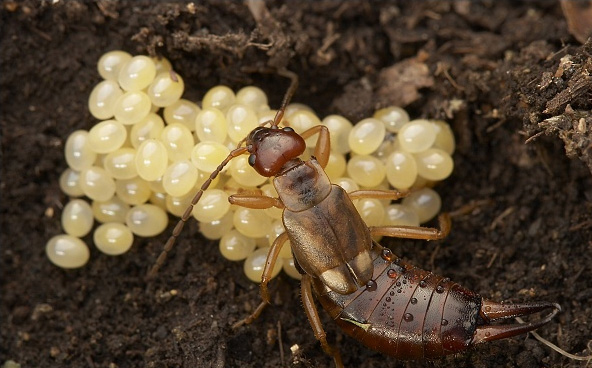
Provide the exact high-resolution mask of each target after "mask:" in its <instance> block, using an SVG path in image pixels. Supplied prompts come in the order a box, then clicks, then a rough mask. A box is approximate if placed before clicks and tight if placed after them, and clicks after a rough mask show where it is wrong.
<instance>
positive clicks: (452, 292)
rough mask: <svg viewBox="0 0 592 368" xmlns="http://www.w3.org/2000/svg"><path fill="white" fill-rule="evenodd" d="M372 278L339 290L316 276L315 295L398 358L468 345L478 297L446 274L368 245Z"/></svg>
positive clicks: (357, 333)
mask: <svg viewBox="0 0 592 368" xmlns="http://www.w3.org/2000/svg"><path fill="white" fill-rule="evenodd" d="M372 257H373V261H374V274H373V277H372V281H370V282H368V284H366V285H365V286H363V287H361V288H359V289H358V290H357V291H355V292H354V293H351V294H348V295H340V294H338V293H335V292H333V291H330V290H328V289H327V288H326V287H325V286H324V285H322V283H320V282H318V281H316V280H315V283H314V287H315V291H316V293H317V294H318V297H319V301H320V302H321V304H323V307H324V308H325V310H326V311H327V312H329V314H330V315H331V317H333V319H335V321H336V322H337V323H338V324H339V325H340V326H341V327H342V328H343V330H344V331H345V332H346V333H348V334H349V335H351V336H353V337H355V338H356V339H358V340H359V341H361V342H362V343H363V344H365V345H366V346H368V347H369V348H371V349H374V350H377V351H380V352H382V353H384V354H388V355H391V356H394V357H397V358H398V359H424V358H436V357H441V356H444V355H447V354H453V353H458V352H460V351H463V350H466V349H467V348H468V347H469V346H470V344H471V341H472V339H473V335H474V332H475V328H476V327H477V326H476V325H477V319H478V315H479V310H480V307H481V300H482V299H481V297H480V296H479V295H478V294H476V293H474V292H472V291H470V290H467V289H465V288H463V287H462V286H460V285H458V284H456V283H454V282H451V281H450V280H449V279H447V278H443V277H441V276H438V275H434V274H433V273H431V272H428V271H425V270H422V269H419V268H417V267H414V266H413V265H411V264H409V263H407V262H404V261H402V260H401V259H399V258H398V257H396V256H395V255H394V254H393V253H391V252H390V250H388V249H387V248H382V247H380V246H375V248H374V249H373V250H372Z"/></svg>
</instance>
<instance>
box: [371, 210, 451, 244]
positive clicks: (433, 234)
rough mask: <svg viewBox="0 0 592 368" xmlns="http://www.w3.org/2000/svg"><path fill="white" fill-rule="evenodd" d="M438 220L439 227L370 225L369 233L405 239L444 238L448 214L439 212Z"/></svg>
mask: <svg viewBox="0 0 592 368" xmlns="http://www.w3.org/2000/svg"><path fill="white" fill-rule="evenodd" d="M438 222H439V225H440V229H435V228H432V227H419V226H372V227H370V234H371V235H372V236H390V237H393V238H405V239H421V240H439V239H444V238H445V237H447V236H448V234H449V233H450V226H451V224H450V216H449V215H448V214H447V213H441V214H440V216H438Z"/></svg>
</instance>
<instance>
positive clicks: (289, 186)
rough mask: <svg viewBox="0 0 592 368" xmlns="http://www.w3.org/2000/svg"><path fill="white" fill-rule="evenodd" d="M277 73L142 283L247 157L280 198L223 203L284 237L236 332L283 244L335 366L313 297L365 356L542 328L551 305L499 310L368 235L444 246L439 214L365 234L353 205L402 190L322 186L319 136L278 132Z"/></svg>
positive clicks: (325, 143) (453, 348)
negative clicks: (261, 114)
mask: <svg viewBox="0 0 592 368" xmlns="http://www.w3.org/2000/svg"><path fill="white" fill-rule="evenodd" d="M278 73H279V74H281V75H283V76H286V77H289V78H290V79H291V84H290V88H289V89H288V91H287V92H286V95H285V96H284V99H283V101H282V104H281V107H280V109H279V110H278V112H277V114H276V115H275V118H274V120H273V121H269V122H266V123H265V124H262V125H261V126H259V127H257V128H255V129H254V130H253V131H252V132H251V133H250V134H249V135H248V136H247V137H246V138H245V139H243V140H242V141H241V142H239V143H238V145H237V148H236V149H234V150H233V151H231V153H230V154H229V155H228V157H226V158H225V159H224V160H223V161H222V162H221V163H220V165H219V166H218V167H217V169H216V170H215V171H214V172H213V173H212V174H211V175H210V177H209V178H208V180H206V182H205V183H204V184H203V185H202V187H201V189H200V190H199V191H198V192H197V193H196V195H195V197H194V198H193V200H192V202H191V203H192V204H191V205H190V206H189V208H188V209H187V210H186V211H185V213H184V215H183V216H182V218H181V220H180V221H179V223H178V224H177V226H176V227H175V229H174V230H173V233H172V235H171V237H170V238H169V239H168V241H167V243H166V244H165V247H164V250H163V251H162V253H161V254H160V256H159V257H158V259H157V261H156V263H155V265H154V266H153V267H152V269H151V270H150V273H149V276H153V275H155V274H156V272H157V271H158V269H159V268H160V266H161V265H162V264H163V262H164V260H165V258H166V255H167V253H168V252H170V250H171V249H172V247H173V244H174V242H175V240H176V238H177V237H178V236H179V234H180V232H181V230H182V228H183V226H184V224H185V222H186V221H187V220H188V219H189V217H190V216H191V212H192V209H193V206H194V205H195V204H196V203H197V202H198V201H199V199H200V198H201V195H202V194H203V192H204V190H206V189H207V188H208V187H209V185H210V184H211V182H212V180H213V179H215V178H216V176H217V175H218V174H219V173H220V172H221V170H222V169H223V168H224V166H225V165H226V164H228V162H230V161H231V160H232V159H233V158H235V157H237V156H239V155H242V154H246V153H249V154H250V156H249V164H250V165H251V166H253V168H254V169H255V170H256V171H257V172H258V173H259V174H260V175H263V176H265V177H272V176H273V177H275V178H274V180H273V183H274V186H275V188H276V190H277V193H278V195H279V198H272V197H267V196H263V195H240V194H237V195H232V196H231V197H229V201H230V203H232V204H235V205H239V206H243V207H248V208H254V209H265V208H271V207H277V208H280V209H283V215H282V219H283V223H284V227H285V229H286V232H285V233H283V234H282V235H280V236H278V237H277V239H276V240H275V241H274V243H273V245H272V246H271V248H270V251H269V254H268V256H267V262H266V265H265V268H264V271H263V275H262V278H261V296H262V298H263V303H261V305H260V306H259V307H258V308H257V309H256V310H255V311H254V312H253V314H251V315H250V316H249V317H247V318H245V319H244V320H242V321H240V322H238V323H237V324H235V325H241V324H244V323H251V322H252V321H253V320H255V319H256V318H257V317H258V316H259V314H260V313H261V312H262V310H263V308H264V307H265V305H266V304H268V303H269V301H270V297H269V292H268V288H267V285H268V283H269V281H270V279H271V272H272V270H273V268H274V265H275V262H276V259H277V257H278V255H279V253H280V250H281V248H282V246H283V245H284V243H285V242H286V241H287V240H290V243H291V246H292V252H293V255H294V260H295V263H296V265H297V269H298V270H299V271H300V273H301V274H302V275H303V276H302V281H301V297H302V302H303V305H304V309H305V312H306V315H307V317H308V320H309V321H310V324H311V326H312V329H313V331H314V335H315V337H316V338H317V339H318V340H319V341H320V343H321V346H322V348H323V350H324V351H325V352H326V353H327V354H329V355H330V356H332V357H333V359H334V361H335V365H336V366H337V367H343V363H342V361H341V356H340V353H339V351H338V350H336V349H335V348H333V347H332V346H331V345H330V344H329V343H328V342H327V339H326V334H325V331H324V329H323V327H322V324H321V321H320V318H319V314H318V311H317V308H316V306H315V303H314V299H313V295H316V297H317V299H318V300H319V301H320V303H321V305H322V306H323V308H324V309H325V310H326V311H327V312H328V313H329V315H330V316H331V317H332V318H333V319H334V320H335V321H336V323H337V324H338V325H339V326H340V327H341V328H342V329H343V330H344V331H345V332H346V333H347V334H349V335H351V336H353V337H354V338H356V339H358V340H359V341H361V342H362V343H363V344H364V345H366V346H368V347H369V348H371V349H374V350H376V351H379V352H382V353H384V354H387V355H391V356H394V357H396V358H398V359H430V358H438V357H442V356H445V355H448V354H454V353H459V352H462V351H465V350H467V349H469V348H471V347H472V346H474V345H477V344H480V343H483V342H486V341H493V340H498V339H503V338H507V337H512V336H516V335H519V334H523V333H526V332H529V331H532V330H534V329H536V328H538V327H540V326H542V325H544V324H546V323H548V322H549V321H550V320H551V319H552V318H553V317H554V316H555V315H556V314H557V313H558V312H559V311H560V310H561V308H560V306H559V305H558V304H556V303H550V302H530V303H518V304H502V303H497V302H493V301H490V300H487V299H485V298H482V297H481V296H480V295H479V294H477V293H475V292H473V291H470V290H468V289H466V288H464V287H462V286H460V285H459V284H456V283H454V282H451V281H450V279H448V278H444V277H441V276H437V275H435V274H433V273H431V272H429V271H424V270H421V269H419V268H417V267H415V266H413V265H411V264H409V263H407V262H405V261H403V260H401V259H400V258H398V257H397V256H395V255H394V254H393V253H392V252H391V251H390V250H389V249H388V248H384V247H382V246H381V245H379V244H378V243H376V242H374V241H373V240H372V237H373V236H389V237H397V238H407V239H422V240H438V239H443V238H445V237H446V236H447V235H448V233H449V231H450V225H451V224H450V217H449V215H448V214H441V215H440V216H439V218H438V220H439V229H436V228H426V227H414V226H381V227H371V228H368V227H367V226H366V224H365V223H364V221H363V220H362V218H361V217H360V215H359V214H358V212H357V210H356V208H355V207H354V205H353V204H352V200H354V199H359V198H376V199H391V200H396V199H400V198H402V197H404V196H405V195H407V194H408V191H398V190H358V191H354V192H351V193H346V192H345V190H343V188H341V187H340V186H338V185H335V184H331V182H330V181H329V178H328V177H327V175H326V174H325V172H324V170H323V168H324V167H325V165H326V164H327V161H328V158H329V152H330V140H329V131H328V129H327V128H326V127H325V126H316V127H313V128H311V129H309V130H307V131H305V132H303V133H302V134H297V133H296V132H294V130H293V129H292V128H290V127H284V128H280V127H279V123H280V122H281V121H282V118H283V115H284V111H285V109H286V106H287V104H288V102H289V101H290V99H291V97H292V95H293V94H294V92H295V90H296V87H297V84H298V83H297V76H296V75H295V74H294V73H291V72H288V71H286V70H284V71H280V72H278ZM266 125H270V126H269V127H266ZM313 135H318V138H317V144H316V146H315V149H314V155H313V156H312V157H311V158H310V159H309V160H308V161H302V160H301V159H300V158H299V156H300V155H302V154H303V152H304V151H305V149H306V144H305V142H304V140H305V139H307V138H309V137H311V136H313ZM243 144H244V146H243ZM313 291H314V292H313ZM548 309H551V311H550V313H549V314H547V315H546V316H544V317H542V318H540V319H538V320H534V321H531V322H528V323H524V324H492V322H495V321H498V320H506V319H511V318H514V317H517V316H525V315H530V314H534V313H538V312H541V311H544V310H548Z"/></svg>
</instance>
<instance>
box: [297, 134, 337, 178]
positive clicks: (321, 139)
mask: <svg viewBox="0 0 592 368" xmlns="http://www.w3.org/2000/svg"><path fill="white" fill-rule="evenodd" d="M315 134H318V135H319V136H318V138H317V144H316V145H315V150H314V156H315V157H316V158H317V161H319V164H320V165H321V167H322V168H323V169H324V168H325V167H326V166H327V162H329V154H330V153H331V139H330V136H329V129H328V128H327V127H326V126H324V125H316V126H314V127H312V128H310V129H307V130H305V131H304V132H302V134H300V136H301V137H302V138H303V139H307V138H310V137H312V136H313V135H315Z"/></svg>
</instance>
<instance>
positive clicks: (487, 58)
mask: <svg viewBox="0 0 592 368" xmlns="http://www.w3.org/2000/svg"><path fill="white" fill-rule="evenodd" d="M251 5H252V7H251V9H249V7H247V5H246V4H245V3H243V2H222V1H208V2H194V3H187V2H171V1H167V2H158V3H157V2H146V1H144V2H137V1H123V2H111V1H97V2H85V1H59V0H57V1H32V0H31V1H22V2H15V1H2V3H1V9H0V14H1V41H2V52H1V55H0V60H1V74H0V80H1V89H0V95H1V101H2V102H1V123H2V177H1V188H2V194H1V195H2V198H1V213H2V215H1V234H2V246H1V253H2V265H1V267H2V299H1V306H0V308H1V309H0V313H1V322H0V323H1V326H2V327H1V333H0V336H1V339H2V342H1V344H0V362H2V363H4V362H6V361H8V360H12V361H14V362H17V363H20V364H21V366H22V367H122V368H123V367H225V366H226V367H279V366H286V367H288V366H289V367H331V366H332V364H333V363H332V361H331V359H330V358H329V357H328V356H326V355H325V354H324V353H323V351H322V349H321V347H320V345H319V343H318V342H317V341H316V340H315V338H314V335H313V333H312V331H311V329H310V326H309V323H308V321H307V319H306V316H305V314H304V312H303V310H302V308H301V302H300V299H299V284H298V282H297V281H294V280H292V279H289V278H288V277H286V276H281V277H280V278H279V279H278V281H277V282H275V283H273V286H272V288H273V289H274V294H273V305H272V306H270V307H268V308H267V310H266V311H265V312H264V313H263V315H262V316H261V318H259V319H258V320H257V321H256V322H255V323H253V324H252V325H249V326H246V327H242V328H240V329H238V330H236V331H233V330H232V329H231V325H232V324H233V323H234V322H236V321H238V320H239V319H241V318H243V317H244V316H245V315H247V314H248V313H249V311H251V310H252V308H254V307H255V306H256V305H257V304H258V303H259V300H260V299H259V295H258V288H257V286H256V285H255V284H253V283H251V282H249V281H248V280H247V279H246V277H245V276H243V274H242V265H241V264H240V263H232V262H229V261H225V260H223V259H222V257H221V256H220V254H219V253H218V248H217V244H216V243H215V242H212V241H208V240H206V239H204V238H203V237H202V236H201V235H200V233H199V231H198V227H197V224H196V223H190V224H189V225H188V226H187V227H186V229H185V231H184V232H183V234H182V235H181V237H180V238H179V240H178V242H177V245H176V248H175V249H174V251H173V252H172V254H171V255H170V256H169V258H168V260H167V262H166V263H165V266H164V267H163V268H162V270H161V271H160V273H159V275H158V277H157V278H156V279H155V280H153V281H146V280H145V278H144V276H145V274H146V272H147V270H148V269H149V267H150V266H151V265H152V264H153V263H154V261H155V259H156V257H157V255H158V253H159V252H160V250H161V249H162V246H163V244H164V242H165V240H166V238H167V237H168V235H169V234H170V232H171V230H172V227H173V226H174V222H175V221H174V219H173V218H171V224H170V226H169V228H168V229H167V231H166V233H164V234H162V235H160V236H158V237H154V238H138V239H136V240H135V243H134V246H133V248H132V250H131V251H130V252H129V253H127V254H125V255H123V256H120V257H109V256H106V255H102V254H100V253H99V252H98V251H97V250H95V249H92V250H91V260H90V262H89V263H88V265H87V266H85V267H83V268H81V269H78V270H70V271H66V270H62V269H59V268H57V267H55V266H54V265H52V264H51V263H50V262H49V261H48V260H47V258H46V256H45V253H44V248H45V243H46V241H47V240H48V239H49V238H50V237H51V236H53V235H56V234H58V233H61V232H62V231H61V229H60V214H61V210H62V208H63V206H64V204H65V203H66V202H67V201H68V198H67V197H66V196H65V195H64V194H62V193H61V192H60V189H59V186H58V178H59V175H60V174H61V172H62V171H63V170H64V169H65V168H66V163H65V160H64V158H63V149H64V142H65V140H66V138H67V137H68V135H69V134H70V133H71V132H72V131H74V130H76V129H89V128H90V127H91V126H92V125H94V124H95V121H94V119H93V118H92V116H91V115H90V113H89V111H88V109H87V106H86V103H87V96H88V95H89V93H90V91H91V89H92V88H93V86H94V85H95V84H96V83H97V82H98V81H99V79H100V78H99V75H98V73H97V71H96V62H97V60H98V59H99V57H100V56H101V54H103V53H105V52H106V51H109V50H114V49H123V50H126V51H128V52H130V53H133V54H139V53H143V54H146V53H149V54H152V55H164V56H166V57H167V58H169V59H170V60H171V62H172V64H173V65H174V67H175V69H176V70H177V71H178V72H179V74H180V75H182V76H183V77H184V79H185V84H186V89H187V92H186V94H185V97H186V98H188V99H190V100H193V101H199V100H200V99H201V98H202V96H203V94H204V92H205V91H206V90H207V89H208V88H211V87H212V86H214V85H216V84H226V85H228V86H230V87H232V88H234V89H236V88H240V87H242V86H244V85H248V84H256V85H258V86H260V87H261V88H263V89H264V90H265V91H266V92H268V94H269V95H270V96H271V97H270V104H271V105H272V106H274V107H277V106H278V105H279V103H280V101H281V98H282V96H283V94H284V93H285V91H286V88H287V86H288V81H287V80H285V79H283V78H282V77H280V76H278V75H277V74H274V73H269V74H258V73H247V72H246V70H245V69H243V67H251V68H253V67H254V68H263V67H273V68H281V67H287V68H288V69H290V70H292V71H294V72H296V73H297V74H298V75H299V77H300V87H299V89H298V91H297V93H296V96H295V100H296V101H298V102H303V103H306V104H308V105H310V106H312V107H313V108H314V109H315V111H317V112H318V114H319V115H320V116H326V115H328V114H334V113H339V114H343V115H345V116H346V117H348V118H350V119H351V120H352V121H356V120H357V119H359V118H361V117H364V116H369V115H370V114H371V113H372V112H373V111H374V110H375V109H376V108H378V107H383V106H386V105H388V104H399V105H401V106H404V107H405V108H406V109H407V110H408V111H409V112H410V114H411V116H412V117H415V118H419V117H429V118H441V119H445V120H447V121H449V122H450V123H451V125H452V127H453V129H454V132H455V135H456V138H457V142H458V148H457V151H456V153H455V155H454V161H455V166H456V167H455V171H454V173H453V175H452V177H450V178H449V179H447V180H446V181H445V182H443V183H441V184H440V185H439V186H438V187H437V190H438V191H439V193H440V194H441V196H442V198H443V203H444V204H443V207H444V210H453V209H456V208H459V207H461V206H463V205H465V204H469V203H475V202H476V203H479V206H478V207H477V208H476V209H475V210H474V211H473V212H472V213H471V215H466V216H460V217H458V218H455V219H454V223H453V230H452V233H451V234H450V236H449V237H448V238H447V239H445V240H443V241H440V242H432V243H425V242H421V241H400V240H389V241H385V242H384V243H385V244H387V245H390V246H391V248H392V249H393V250H394V252H395V253H397V254H400V255H401V256H403V257H405V258H406V259H408V260H410V261H412V262H413V263H415V264H416V265H418V266H421V267H423V268H426V269H430V270H433V271H434V272H437V273H439V274H443V275H446V276H449V277H451V278H452V279H453V280H455V281H457V282H459V283H461V284H463V285H465V286H467V287H469V288H471V289H474V290H477V291H479V292H480V293H481V294H482V295H483V296H485V297H488V298H491V299H495V300H509V301H530V300H548V301H556V302H558V303H560V304H561V306H562V308H563V310H562V312H561V313H560V315H559V316H558V317H557V318H555V319H554V320H553V321H552V322H551V323H549V324H548V325H546V326H545V327H543V328H541V329H539V333H540V334H541V335H543V336H545V337H546V338H547V339H549V340H550V341H552V342H555V343H556V344H557V345H559V346H560V347H561V348H563V349H565V350H567V351H570V352H573V353H579V354H582V353H585V354H590V351H589V350H587V348H586V345H587V344H588V343H589V341H590V339H591V338H592V305H591V304H590V300H592V287H591V285H592V282H591V280H592V240H591V239H592V175H591V170H592V159H591V158H590V154H591V153H592V152H591V151H592V150H591V147H592V145H591V137H592V119H591V117H590V115H591V114H590V111H591V110H592V99H591V92H590V91H591V88H592V82H591V78H590V75H589V70H590V66H591V65H592V64H591V63H592V44H591V43H590V41H588V43H587V44H582V43H580V42H584V41H585V40H586V37H585V35H584V36H583V35H582V34H581V32H582V31H581V30H582V29H586V28H585V27H581V26H582V25H583V26H585V25H586V17H585V15H586V14H589V11H588V12H586V9H585V8H578V9H576V10H575V11H574V10H573V9H572V10H569V9H566V8H565V4H564V8H565V11H563V9H562V7H561V5H560V4H559V3H555V2H548V1H543V2H533V1H528V2H524V3H517V2H510V1H506V2H498V1H495V2H494V1H483V2H468V1H451V2H444V1H443V2H413V3H411V2H405V1H400V2H392V1H390V2H386V1H385V2H368V1H348V2H338V1H327V0H325V1H317V2H288V3H287V4H283V3H282V2H279V1H276V2H268V3H266V4H265V5H266V6H264V7H262V8H258V7H257V3H256V2H252V3H251ZM582 6H585V3H584V4H582V5H579V7H582ZM255 18H256V19H257V20H256V19H255ZM582 19H583V20H582ZM587 21H588V24H590V23H589V22H590V19H589V18H587ZM578 22H579V23H578ZM582 22H583V23H582ZM574 24H575V25H574ZM578 24H579V25H580V26H578ZM568 25H569V26H568ZM570 30H571V32H572V33H570ZM578 40H579V41H578ZM531 137H532V138H531ZM529 138H531V139H529ZM85 240H86V241H87V242H88V243H89V244H91V243H92V242H91V239H90V237H87V238H85ZM173 290H174V291H173ZM321 317H322V320H323V322H324V325H325V328H326V330H327V333H328V336H329V341H331V342H333V343H334V344H336V345H337V346H338V347H339V349H340V350H341V352H342V355H343V359H344V363H345V365H346V366H347V367H448V366H454V367H524V368H530V367H532V368H535V367H580V366H583V365H584V363H582V362H577V361H573V360H569V359H568V358H565V357H563V356H561V355H559V354H558V353H556V352H554V351H552V350H550V349H549V348H547V347H545V346H543V345H542V344H541V343H539V342H538V341H536V340H535V339H533V338H532V337H527V336H520V337H515V338H512V339H509V340H501V341H496V342H492V343H488V344H484V345H482V346H479V347H477V348H475V349H471V350H470V351H468V352H466V353H463V354H458V355H456V356H452V357H447V358H444V359H440V360H436V361H431V362H403V361H396V360H394V359H392V358H388V357H385V356H383V355H380V354H378V353H375V352H373V351H371V350H368V349H366V348H365V347H363V346H362V345H361V344H360V343H358V342H357V341H355V340H353V339H351V338H349V337H347V336H345V335H343V334H342V333H341V332H340V331H339V330H338V329H337V328H336V326H335V324H334V323H332V322H331V321H330V320H329V318H328V317H327V315H326V314H324V313H323V312H321ZM7 366H8V365H7Z"/></svg>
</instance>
